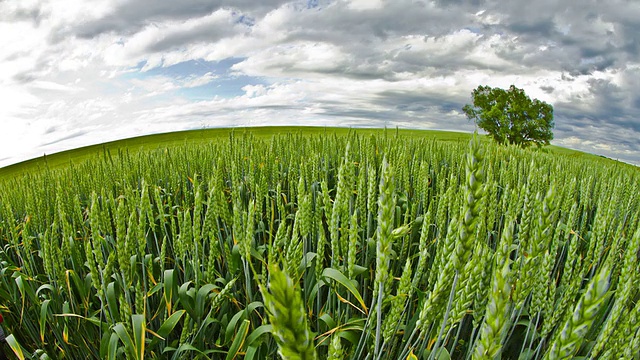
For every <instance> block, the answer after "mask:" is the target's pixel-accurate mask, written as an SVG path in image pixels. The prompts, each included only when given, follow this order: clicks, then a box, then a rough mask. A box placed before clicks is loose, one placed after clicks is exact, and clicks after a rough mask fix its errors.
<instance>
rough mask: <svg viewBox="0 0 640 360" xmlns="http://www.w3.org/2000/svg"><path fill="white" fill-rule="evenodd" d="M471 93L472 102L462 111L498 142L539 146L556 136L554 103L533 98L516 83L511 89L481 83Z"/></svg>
mask: <svg viewBox="0 0 640 360" xmlns="http://www.w3.org/2000/svg"><path fill="white" fill-rule="evenodd" d="M472 96H473V105H469V104H467V105H465V106H464V107H463V108H462V111H464V113H465V114H466V115H467V117H468V118H469V120H471V119H473V120H475V122H476V124H477V125H478V126H479V127H480V128H482V129H484V130H485V131H486V132H488V133H489V134H490V135H491V136H492V137H493V139H494V140H496V141H497V142H498V143H500V144H504V143H505V142H508V143H510V144H515V145H519V146H521V147H527V146H529V145H531V144H532V143H534V144H536V145H537V146H538V147H540V146H542V145H549V141H550V140H552V139H553V132H551V129H553V126H554V123H553V106H551V105H549V104H547V103H546V102H544V101H540V100H538V99H533V100H531V99H530V98H529V97H528V96H527V95H526V94H525V93H524V90H522V89H518V88H517V87H515V86H513V85H511V86H510V87H509V89H508V90H504V89H500V88H491V87H489V86H478V88H477V89H475V90H473V93H472Z"/></svg>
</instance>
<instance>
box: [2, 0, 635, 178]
mask: <svg viewBox="0 0 640 360" xmlns="http://www.w3.org/2000/svg"><path fill="white" fill-rule="evenodd" d="M511 84H514V85H516V86H517V87H520V88H523V89H524V90H525V91H526V93H527V94H528V95H529V96H531V97H532V98H538V99H540V100H543V101H546V102H549V103H550V104H552V105H553V106H554V109H555V122H556V128H555V140H554V141H553V142H552V143H553V144H556V145H560V146H566V147H570V148H575V149H579V150H584V151H588V152H593V153H596V154H601V155H605V156H608V157H612V158H615V159H620V160H623V161H627V162H631V163H635V164H640V140H639V139H640V119H639V114H640V2H638V1H634V0H629V1H624V0H608V1H606V2H605V1H600V0H581V1H574V0H561V1H558V0H553V1H551V0H537V1H531V0H515V1H493V0H486V1H485V0H470V1H465V0H450V1H444V0H435V1H427V0H422V1H416V0H353V1H345V0H335V1H332V0H305V1H281V0H261V1H252V0H218V1H206V0H181V1H172V0H136V1H133V0H111V1H105V0H101V1H94V0H55V1H53V0H50V1H30V0H0V166H4V165H8V164H11V163H14V162H17V161H20V160H24V159H27V158H31V157H36V156H41V155H42V154H43V153H47V154H50V153H53V152H56V151H60V150H65V149H70V148H75V147H78V146H83V145H89V144H95V143H100V142H104V141H110V140H115V139H119V138H125V137H131V136H135V135H142V134H149V133H157V132H166V131H174V130H184V129H194V128H203V127H223V126H253V125H285V124H286V125H298V124H299V125H317V126H331V125H341V126H351V127H365V126H366V127H372V126H375V127H378V126H388V127H395V126H399V127H401V128H424V129H442V130H457V131H473V129H474V125H473V123H470V122H469V121H468V120H467V119H466V117H465V116H464V115H463V114H462V113H461V107H462V106H463V105H464V104H465V103H468V102H470V101H471V97H470V93H471V91H472V90H473V89H474V88H475V87H477V86H478V85H490V86H497V87H505V88H506V87H508V86H509V85H511Z"/></svg>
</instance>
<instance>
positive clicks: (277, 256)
mask: <svg viewBox="0 0 640 360" xmlns="http://www.w3.org/2000/svg"><path fill="white" fill-rule="evenodd" d="M467 140H468V138H467ZM154 148H155V147H154ZM301 159H304V161H302V160H301ZM639 183H640V174H639V172H638V171H637V169H635V168H631V167H628V166H623V165H620V164H616V163H613V162H610V163H604V162H597V163H596V162H592V161H587V160H585V159H575V158H567V157H564V156H553V155H550V154H548V153H541V152H528V151H523V150H522V149H520V148H518V147H500V146H496V145H495V144H493V143H492V142H486V141H482V137H478V136H476V137H474V138H473V139H472V140H471V141H470V142H468V141H453V142H452V141H447V142H439V141H434V140H433V139H428V138H419V137H418V138H417V137H413V136H405V135H404V134H403V133H402V132H395V133H392V132H390V131H378V132H373V133H371V132H367V133H365V135H364V136H363V134H362V133H360V132H355V131H353V132H351V133H333V132H331V131H329V130H326V131H325V132H321V133H319V134H316V135H314V136H304V135H301V134H281V135H278V136H273V137H271V138H269V139H265V138H259V137H256V136H253V135H252V134H250V133H248V132H244V133H242V132H231V133H230V134H229V136H228V137H224V138H221V137H216V138H211V139H210V141H209V142H207V143H206V144H202V143H199V144H183V145H182V146H180V147H166V148H164V147H163V148H159V149H156V150H145V151H140V152H134V151H130V152H128V151H120V152H114V153H110V152H108V151H105V152H104V153H102V154H101V156H100V157H99V158H95V159H93V160H91V161H87V162H85V163H80V164H75V165H73V164H72V165H69V166H68V167H66V168H60V169H51V168H43V169H41V170H40V171H38V172H33V173H27V174H25V175H24V176H22V177H6V178H2V179H0V312H1V313H2V315H3V316H4V318H5V322H4V323H3V328H4V329H5V331H6V333H7V335H8V336H7V340H8V341H9V344H8V345H9V347H7V349H8V351H12V352H14V353H15V355H16V356H18V357H20V356H22V357H23V358H38V359H46V358H61V359H63V358H64V359H87V358H89V359H104V358H108V359H121V358H127V357H128V358H145V359H159V358H171V359H182V358H194V359H221V358H224V359H242V358H244V359H274V358H279V357H285V358H307V357H309V358H313V357H314V356H315V357H317V358H320V359H325V358H331V359H363V358H367V357H368V358H370V359H376V360H378V359H394V360H395V359H425V358H429V357H431V358H436V359H449V358H451V359H466V358H481V359H496V358H510V359H518V358H522V359H524V358H528V359H542V358H544V357H549V358H554V357H562V356H564V355H565V354H569V355H574V356H582V357H587V358H588V357H593V358H596V357H602V358H607V359H609V358H611V359H615V358H625V359H633V358H634V357H636V358H637V357H638V355H640V354H638V347H639V345H638V343H639V340H638V337H639V335H640V333H638V331H637V321H638V319H640V306H638V294H639V293H640V289H639V285H640V278H639V275H638V272H637V271H636V270H637V268H638V249H639V248H640V230H639V226H638V224H639V220H638V213H639V210H640V199H639V198H638V196H637V194H638V184H639ZM280 269H283V270H280ZM605 275H606V276H605ZM627 314H628V316H627Z"/></svg>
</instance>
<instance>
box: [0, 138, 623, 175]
mask: <svg viewBox="0 0 640 360" xmlns="http://www.w3.org/2000/svg"><path fill="white" fill-rule="evenodd" d="M231 131H234V132H235V133H236V134H242V133H250V134H253V135H255V136H256V137H258V138H270V137H272V136H274V135H279V134H287V133H296V134H297V133H299V134H303V135H317V134H336V135H340V136H344V135H347V134H348V133H349V131H355V132H357V133H358V134H360V135H371V134H376V133H379V132H380V131H383V130H381V129H367V128H358V129H349V128H326V127H311V126H309V127H298V126H272V127H267V126H264V127H249V128H243V127H241V128H220V129H203V130H188V131H178V132H172V133H164V134H154V135H146V136H138V137H133V138H129V139H124V140H117V141H111V142H107V143H103V144H98V145H91V146H86V147H81V148H78V149H73V150H67V151H62V152H59V153H55V154H50V155H46V156H43V157H38V158H35V159H31V160H27V161H23V162H20V163H17V164H13V165H9V166H6V167H3V168H0V179H1V178H8V177H14V176H17V175H21V174H24V173H27V172H33V171H38V169H43V168H45V167H48V168H49V169H59V168H63V167H66V166H68V165H69V164H71V163H73V164H80V163H82V162H83V161H85V160H89V159H92V158H95V157H99V156H102V155H105V154H106V153H108V152H111V153H117V152H118V151H121V150H127V151H129V152H130V153H136V152H138V151H140V150H143V151H144V150H157V149H163V148H173V147H179V146H184V145H185V144H191V145H199V144H208V143H210V142H212V141H217V140H219V139H220V138H225V137H228V136H229V133H230V132H231ZM386 131H387V132H388V133H389V134H395V133H396V131H397V132H398V133H399V134H401V135H403V136H408V137H425V138H433V139H435V140H438V141H468V140H469V136H470V134H468V133H460V132H452V131H433V130H408V129H400V130H396V129H387V130H386ZM543 151H547V152H551V153H554V154H559V155H562V156H567V157H570V158H574V159H588V160H594V161H598V162H601V161H604V162H605V163H609V162H612V161H614V160H611V159H606V158H603V157H600V156H596V155H593V154H588V153H584V152H581V151H576V150H571V149H566V148H562V147H558V146H549V147H547V148H545V149H544V150H543Z"/></svg>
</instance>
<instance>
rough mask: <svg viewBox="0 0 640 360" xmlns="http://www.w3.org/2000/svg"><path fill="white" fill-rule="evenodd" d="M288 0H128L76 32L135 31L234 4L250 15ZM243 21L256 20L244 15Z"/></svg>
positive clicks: (89, 35) (86, 35) (85, 34)
mask: <svg viewBox="0 0 640 360" xmlns="http://www.w3.org/2000/svg"><path fill="white" fill-rule="evenodd" d="M284 3H286V1H283V0H267V1H260V2H255V1H250V0H239V1H233V0H223V1H209V0H184V1H157V0H138V1H125V2H122V3H120V4H119V5H118V6H117V7H116V8H115V9H113V10H112V11H111V12H109V13H108V14H106V15H105V16H103V17H102V18H99V19H95V20H93V21H90V22H86V23H83V24H81V25H80V26H77V27H76V28H75V29H74V30H73V33H74V34H75V35H76V36H78V37H81V38H93V37H96V36H98V35H100V34H103V33H110V32H114V33H118V34H123V35H130V34H133V33H135V32H137V31H139V30H140V29H142V28H143V27H144V26H146V25H147V24H149V23H153V22H157V21H163V20H185V19H190V18H194V17H200V16H204V15H206V14H210V13H212V12H214V11H216V10H218V9H222V8H233V9H238V10H239V11H242V12H247V13H248V15H247V16H250V17H251V16H262V15H264V13H265V12H267V11H269V10H270V9H273V8H277V7H278V6H280V5H282V4H284ZM243 21H248V22H249V21H252V20H249V19H244V20H243Z"/></svg>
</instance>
